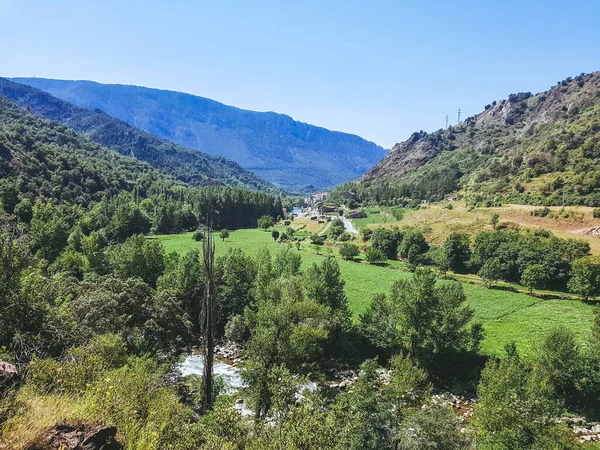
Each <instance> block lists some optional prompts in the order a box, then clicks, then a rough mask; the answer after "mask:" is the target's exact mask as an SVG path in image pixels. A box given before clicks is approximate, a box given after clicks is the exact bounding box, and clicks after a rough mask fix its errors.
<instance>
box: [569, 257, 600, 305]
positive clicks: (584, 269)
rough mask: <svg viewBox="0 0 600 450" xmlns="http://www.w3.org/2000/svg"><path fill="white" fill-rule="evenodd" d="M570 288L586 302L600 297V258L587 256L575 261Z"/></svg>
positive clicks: (572, 266)
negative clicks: (591, 298)
mask: <svg viewBox="0 0 600 450" xmlns="http://www.w3.org/2000/svg"><path fill="white" fill-rule="evenodd" d="M568 286H569V290H570V291H571V292H573V293H575V294H578V295H581V296H582V297H583V298H584V299H585V300H587V299H589V298H590V297H597V296H598V295H600V257H599V256H586V257H583V258H579V259H576V260H575V261H573V264H572V265H571V279H570V280H569V283H568Z"/></svg>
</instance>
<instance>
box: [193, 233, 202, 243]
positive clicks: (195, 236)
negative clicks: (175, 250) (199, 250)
mask: <svg viewBox="0 0 600 450" xmlns="http://www.w3.org/2000/svg"><path fill="white" fill-rule="evenodd" d="M192 238H193V239H194V240H195V241H196V242H200V241H203V240H204V231H202V230H196V231H194V234H193V235H192Z"/></svg>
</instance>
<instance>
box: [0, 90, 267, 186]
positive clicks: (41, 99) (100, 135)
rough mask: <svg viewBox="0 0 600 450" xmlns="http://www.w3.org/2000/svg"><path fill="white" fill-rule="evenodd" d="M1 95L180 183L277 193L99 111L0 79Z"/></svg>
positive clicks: (220, 161) (222, 161)
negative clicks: (150, 166) (137, 160)
mask: <svg viewBox="0 0 600 450" xmlns="http://www.w3.org/2000/svg"><path fill="white" fill-rule="evenodd" d="M0 95H4V96H5V97H6V98H8V99H9V100H10V101H12V102H15V103H16V104H18V105H20V106H26V107H27V108H29V110H30V111H31V112H32V113H34V114H36V115H38V116H40V117H43V118H46V119H49V120H55V121H58V122H61V123H62V124H64V125H66V126H68V127H69V128H72V129H74V130H75V131H77V132H79V133H84V134H86V135H88V136H89V137H91V138H92V140H94V141H95V142H97V143H99V144H101V145H103V146H106V147H108V148H110V149H112V150H114V151H116V152H118V153H120V154H122V155H125V156H131V157H134V158H136V159H139V160H141V161H145V162H148V163H149V164H151V165H152V166H153V167H155V168H156V169H158V170H161V171H162V172H164V173H166V174H168V175H171V176H174V177H175V178H177V179H179V180H180V181H184V182H186V183H189V184H192V185H198V186H204V185H228V186H235V187H244V188H250V189H257V190H264V191H272V192H275V191H277V188H276V187H275V186H274V185H272V184H271V183H268V182H267V181H264V180H262V179H260V178H259V177H258V176H256V175H255V174H253V173H251V172H250V171H247V170H246V169H243V168H242V167H240V166H239V165H238V164H237V163H235V162H234V161H231V160H227V159H226V158H223V157H220V156H212V155H208V154H205V153H202V152H199V151H197V150H193V149H186V148H183V147H181V146H179V145H177V144H174V143H172V142H170V141H168V140H165V139H161V138H159V137H157V136H154V135H152V134H150V133H147V132H145V131H142V130H139V129H136V128H135V127H133V126H131V125H129V124H128V123H126V122H124V121H122V120H119V119H116V118H114V117H112V116H110V115H108V114H106V113H105V112H103V111H100V110H90V109H86V108H81V107H78V106H75V105H73V104H71V103H68V102H66V101H64V100H61V99H59V98H57V97H54V96H52V95H51V94H49V93H47V92H45V91H43V90H40V89H37V88H34V87H31V86H28V85H24V84H20V83H14V82H12V81H9V80H6V79H3V78H0Z"/></svg>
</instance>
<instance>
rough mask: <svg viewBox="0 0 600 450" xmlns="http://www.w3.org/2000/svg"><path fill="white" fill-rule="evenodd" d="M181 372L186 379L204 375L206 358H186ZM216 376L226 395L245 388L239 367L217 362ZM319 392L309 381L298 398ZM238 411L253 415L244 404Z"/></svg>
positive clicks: (315, 385) (192, 356) (297, 394)
mask: <svg viewBox="0 0 600 450" xmlns="http://www.w3.org/2000/svg"><path fill="white" fill-rule="evenodd" d="M179 371H180V372H181V376H183V377H186V376H188V375H203V373H204V356H202V355H190V356H188V357H187V358H185V361H183V363H181V364H180V365H179ZM213 373H214V375H216V376H218V377H220V378H221V379H222V380H223V384H224V387H225V393H226V394H233V393H236V392H239V390H240V388H242V387H243V386H244V383H243V381H242V375H241V373H240V369H239V368H238V367H235V366H232V365H231V364H228V363H226V362H224V361H219V360H215V362H214V365H213ZM316 390H317V384H316V383H314V382H312V381H309V382H308V383H306V384H303V385H301V386H298V392H297V393H296V398H297V399H298V400H302V398H303V395H302V392H305V391H310V392H315V391H316ZM235 407H236V409H239V410H240V412H241V413H242V415H243V416H250V415H252V414H253V412H252V411H251V410H249V409H248V408H246V405H245V404H244V403H239V404H236V406H235Z"/></svg>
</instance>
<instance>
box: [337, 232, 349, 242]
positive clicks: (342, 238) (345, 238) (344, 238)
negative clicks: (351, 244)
mask: <svg viewBox="0 0 600 450" xmlns="http://www.w3.org/2000/svg"><path fill="white" fill-rule="evenodd" d="M351 239H352V235H351V234H350V233H348V232H345V231H344V232H343V233H342V234H340V236H339V237H338V240H340V241H342V242H346V241H349V240H351Z"/></svg>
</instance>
